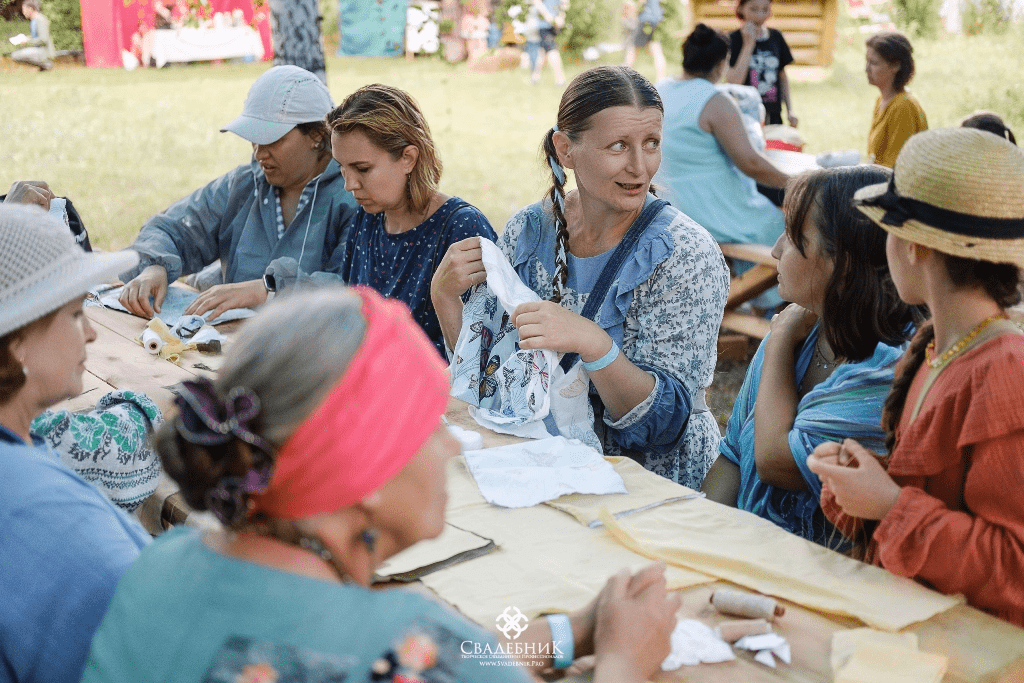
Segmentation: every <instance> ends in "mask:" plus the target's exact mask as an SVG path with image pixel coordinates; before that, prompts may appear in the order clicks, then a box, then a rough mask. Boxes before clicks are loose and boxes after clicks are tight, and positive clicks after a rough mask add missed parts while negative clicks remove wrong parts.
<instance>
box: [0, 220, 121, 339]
mask: <svg viewBox="0 0 1024 683" xmlns="http://www.w3.org/2000/svg"><path fill="white" fill-rule="evenodd" d="M138 260H139V255H138V254H137V253H136V252H134V251H118V252H112V253H105V254H97V253H86V252H84V251H82V248H81V247H79V246H78V245H77V244H75V238H74V237H73V236H72V235H71V231H70V230H68V226H66V225H64V223H62V222H61V221H59V220H57V219H56V218H54V217H53V216H51V215H50V214H48V213H47V212H46V211H44V210H43V209H42V208H40V207H38V206H35V205H32V204H0V336H3V335H6V334H8V333H10V332H13V331H15V330H18V329H21V328H22V327H24V326H25V325H27V324H29V323H30V322H33V321H35V320H38V319H39V318H42V317H43V316H45V315H46V314H47V313H52V312H53V311H55V310H57V309H58V308H60V307H61V306H63V305H64V304H66V303H68V302H69V301H71V300H72V299H74V298H75V297H77V296H81V295H82V294H85V293H86V292H87V291H89V289H90V288H91V287H93V286H95V285H98V284H101V283H103V282H107V281H109V280H114V279H116V278H117V275H118V273H121V272H123V271H125V270H128V269H129V268H131V267H132V266H134V265H135V264H136V263H137V262H138Z"/></svg>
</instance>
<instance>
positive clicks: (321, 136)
mask: <svg viewBox="0 0 1024 683" xmlns="http://www.w3.org/2000/svg"><path fill="white" fill-rule="evenodd" d="M333 106H334V104H333V102H332V101H331V95H330V93H329V92H328V91H327V88H326V87H325V86H324V84H323V83H322V82H321V81H320V80H319V79H318V78H317V77H316V76H314V75H313V74H311V73H310V72H308V71H306V70H305V69H301V68H299V67H297V66H275V67H273V68H271V69H269V70H268V71H266V72H265V73H264V74H263V75H262V76H260V77H259V78H258V79H257V80H256V82H255V83H254V84H253V86H252V88H250V90H249V94H248V96H247V97H246V100H245V105H244V107H243V108H242V114H241V116H239V117H238V118H236V119H235V120H234V121H232V122H231V123H229V124H227V125H226V126H225V127H224V128H222V129H221V132H225V131H231V132H232V133H235V134H236V135H238V136H239V137H242V138H244V139H246V140H248V141H249V142H251V143H252V149H253V155H252V160H251V161H250V162H249V163H248V164H243V165H242V166H239V167H238V168H236V169H234V170H233V171H230V172H228V173H227V174H225V175H223V176H221V177H220V178H217V179H216V180H214V181H213V182H211V183H210V184H208V185H206V186H205V187H202V188H200V189H198V190H196V191H195V192H193V193H192V194H191V195H189V196H188V197H185V198H184V199H181V200H179V201H177V202H175V203H174V204H173V205H171V206H170V207H169V208H168V209H166V210H165V211H163V212H161V213H158V214H157V215H155V216H153V217H152V218H150V219H149V220H148V221H147V222H146V224H145V225H143V226H142V231H141V232H140V233H139V236H138V237H137V238H136V239H135V243H134V244H132V246H131V249H133V250H134V251H136V252H138V253H139V256H140V261H139V265H138V266H137V267H135V268H133V269H132V270H130V271H127V272H125V273H122V280H123V281H125V282H127V283H128V284H127V285H125V287H124V289H123V290H122V291H121V295H120V302H121V304H122V305H123V306H125V307H126V308H127V309H128V310H130V311H131V312H133V313H135V314H136V315H141V316H145V317H147V318H148V317H152V316H153V315H155V314H156V313H158V312H159V311H160V307H161V304H162V303H163V300H164V296H165V295H166V293H167V285H168V283H170V282H173V281H175V280H177V279H178V278H179V277H181V276H182V275H189V274H192V273H198V272H199V271H202V270H203V269H204V268H206V267H207V266H210V264H212V263H215V262H217V260H218V259H219V260H220V269H219V272H215V273H213V275H214V277H212V278H210V279H211V280H212V283H211V282H202V281H200V282H199V286H200V288H201V289H202V288H203V285H204V284H205V285H209V284H212V285H213V286H210V287H209V288H208V289H206V290H205V291H204V292H203V293H202V294H200V296H199V297H198V298H197V299H196V300H195V302H194V303H193V304H192V305H191V307H190V308H189V309H188V310H187V311H186V312H187V313H195V314H198V315H204V314H207V313H210V315H209V316H208V317H209V318H210V319H214V318H216V317H217V316H219V315H220V314H221V313H223V312H224V311H227V310H229V309H232V308H244V307H251V306H257V305H259V304H261V303H263V302H264V301H266V299H267V291H266V288H265V287H264V284H263V273H264V271H265V270H266V267H267V265H268V264H269V263H270V262H271V261H272V260H274V259H276V258H280V257H284V256H287V257H291V258H294V259H296V260H297V261H298V262H299V264H300V267H301V268H302V270H303V271H305V272H307V273H315V272H317V271H321V270H323V269H324V266H325V264H326V262H327V261H328V258H329V257H330V256H331V255H332V254H333V252H334V250H335V249H337V248H338V246H339V245H341V244H342V238H343V236H344V232H345V228H346V227H347V226H348V223H349V218H350V217H351V216H352V215H353V214H354V213H355V200H354V199H353V197H352V195H351V193H349V192H347V191H346V190H345V180H344V178H342V176H341V172H340V170H339V168H338V164H337V163H336V162H335V161H334V160H333V159H332V158H331V139H330V134H329V132H328V130H327V127H326V125H325V124H324V117H325V116H326V115H327V113H328V112H329V111H330V110H331V108H332V107H333ZM204 279H206V278H204Z"/></svg>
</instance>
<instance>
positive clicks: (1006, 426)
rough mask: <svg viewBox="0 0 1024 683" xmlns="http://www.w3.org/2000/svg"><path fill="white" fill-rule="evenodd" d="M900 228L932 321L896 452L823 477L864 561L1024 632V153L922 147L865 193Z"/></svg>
mask: <svg viewBox="0 0 1024 683" xmlns="http://www.w3.org/2000/svg"><path fill="white" fill-rule="evenodd" d="M855 201H856V202H858V203H859V208H860V210H861V211H863V212H864V213H865V214H866V215H867V216H868V217H869V218H871V219H872V220H874V221H875V222H876V223H878V225H880V226H881V227H882V228H884V229H885V230H886V231H888V232H889V237H888V242H887V248H886V254H887V257H888V261H889V270H890V272H891V273H892V277H893V280H894V282H895V283H896V288H897V290H898V291H899V294H900V297H901V298H902V299H903V300H904V301H906V302H907V303H910V304H925V305H927V306H928V309H929V310H930V311H931V313H932V319H931V321H930V322H929V323H927V324H925V325H923V326H922V327H921V329H920V330H919V331H918V333H917V335H916V337H915V338H914V341H913V342H912V343H911V347H910V349H909V351H908V352H907V355H906V356H905V357H904V358H903V360H902V361H901V363H900V365H899V366H898V367H897V370H896V379H895V381H894V384H893V389H892V392H891V393H890V395H889V398H888V399H887V401H886V407H885V412H884V413H883V416H882V425H883V427H884V428H885V429H886V431H887V432H888V439H889V445H890V452H891V456H890V457H889V458H888V459H886V458H881V457H879V456H878V455H877V454H875V453H872V452H871V451H868V450H867V449H865V448H863V447H862V446H861V445H860V444H858V443H857V442H856V441H853V440H852V439H847V440H846V441H845V442H843V443H842V444H837V443H829V444H824V445H822V446H819V447H818V448H817V449H815V451H814V453H813V454H812V455H811V457H810V458H809V459H808V467H810V469H811V470H812V471H814V472H815V473H816V474H818V476H819V477H821V479H822V484H823V489H822V495H821V503H822V509H823V510H824V511H825V514H826V515H827V516H828V517H829V519H830V520H832V521H833V523H834V524H836V526H837V527H838V528H839V529H841V530H842V531H843V533H844V534H845V535H847V536H848V537H849V538H851V539H853V540H856V541H859V542H861V543H864V544H866V548H865V550H866V557H865V559H866V560H867V561H869V562H873V563H874V564H878V565H881V566H883V567H885V568H886V569H888V570H889V571H891V572H893V573H894V574H898V575H900V576H906V577H911V578H914V579H916V580H918V581H920V582H922V583H924V584H926V585H929V586H931V587H932V588H934V589H935V590H938V591H940V592H942V593H947V594H953V593H962V594H963V595H965V596H966V598H967V602H968V603H970V604H971V605H972V606H974V607H976V608H978V609H981V610H984V611H986V612H989V613H991V614H994V615H995V616H998V617H1001V618H1003V619H1006V620H1007V621H1010V622H1013V623H1015V624H1017V625H1018V626H1024V584H1022V583H1021V581H1020V577H1021V576H1022V575H1024V496H1021V490H1022V489H1024V401H1021V400H1020V391H1021V387H1022V386H1024V335H1022V334H1021V332H1020V330H1019V329H1018V328H1017V326H1016V325H1014V324H1013V323H1011V322H1010V321H1009V320H1008V319H1007V316H1006V309H1007V308H1008V307H1010V306H1012V305H1014V304H1016V303H1018V302H1019V301H1020V294H1019V293H1018V290H1017V285H1018V280H1019V277H1020V270H1019V267H1020V266H1021V265H1024V151H1021V150H1020V149H1019V148H1017V147H1016V146H1014V145H1013V144H1012V143H1010V142H1008V141H1007V140H1004V139H1000V138H998V137H996V136H994V135H991V134H989V133H985V132H982V131H979V130H973V129H964V128H954V129H940V130H933V131H927V132H925V133H921V134H919V135H917V136H915V137H914V138H912V139H911V140H910V141H909V142H908V143H907V144H906V146H905V147H904V148H903V151H902V152H901V153H900V156H899V158H898V159H897V162H896V167H895V173H894V176H893V180H892V181H891V182H890V183H889V184H888V185H886V184H881V185H875V186H870V187H866V188H864V189H862V190H860V191H859V192H858V193H857V194H856V195H855Z"/></svg>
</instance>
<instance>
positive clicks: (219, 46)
mask: <svg viewBox="0 0 1024 683" xmlns="http://www.w3.org/2000/svg"><path fill="white" fill-rule="evenodd" d="M250 56H251V57H252V58H254V59H262V58H263V41H262V40H260V34H259V33H257V32H256V31H254V30H253V29H252V28H250V27H248V26H239V27H224V28H181V29H177V30H172V29H162V30H156V31H153V60H154V61H155V62H156V65H157V67H161V66H163V65H164V64H167V63H168V62H202V61H211V60H214V59H232V58H235V57H250Z"/></svg>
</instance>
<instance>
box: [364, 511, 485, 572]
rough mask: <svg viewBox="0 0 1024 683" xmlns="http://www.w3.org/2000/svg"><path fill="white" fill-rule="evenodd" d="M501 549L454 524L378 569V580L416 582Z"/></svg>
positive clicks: (384, 563)
mask: <svg viewBox="0 0 1024 683" xmlns="http://www.w3.org/2000/svg"><path fill="white" fill-rule="evenodd" d="M496 548H497V546H496V545H495V544H494V541H492V540H491V539H489V538H485V537H483V536H480V535H478V534H474V533H473V532H472V531H466V530H465V529H460V528H458V527H457V526H452V525H451V524H445V525H444V531H442V532H441V535H440V536H438V537H437V538H432V539H430V540H427V541H420V542H419V543H417V544H415V545H413V546H411V547H409V548H406V549H405V550H403V551H402V552H400V553H398V554H397V555H395V556H394V557H391V558H389V559H388V560H386V561H385V562H383V563H382V564H381V565H380V566H379V567H377V572H376V574H377V578H378V579H380V580H391V581H415V580H416V579H419V578H421V577H423V576H426V575H427V574H430V573H431V572H436V571H438V570H439V569H444V568H445V567H450V566H452V565H454V564H458V563H460V562H466V561H468V560H472V559H473V558H476V557H480V556H481V555H486V554H487V553H489V552H493V551H494V550H495V549H496Z"/></svg>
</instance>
